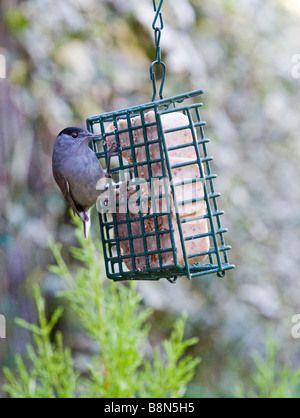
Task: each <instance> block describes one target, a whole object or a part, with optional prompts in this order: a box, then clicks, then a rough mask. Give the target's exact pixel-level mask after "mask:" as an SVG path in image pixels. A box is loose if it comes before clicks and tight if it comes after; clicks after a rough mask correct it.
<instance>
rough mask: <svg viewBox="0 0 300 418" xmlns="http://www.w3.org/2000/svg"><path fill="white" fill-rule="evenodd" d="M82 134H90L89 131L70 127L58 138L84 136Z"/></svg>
mask: <svg viewBox="0 0 300 418" xmlns="http://www.w3.org/2000/svg"><path fill="white" fill-rule="evenodd" d="M82 133H85V134H86V133H88V131H87V130H86V129H83V128H75V127H70V128H66V129H64V130H63V131H61V133H60V134H59V135H58V136H61V135H68V136H72V135H74V134H78V135H80V134H82Z"/></svg>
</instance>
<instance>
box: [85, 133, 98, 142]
mask: <svg viewBox="0 0 300 418" xmlns="http://www.w3.org/2000/svg"><path fill="white" fill-rule="evenodd" d="M101 138H102V135H101V134H90V135H89V136H87V137H85V138H84V140H85V141H87V143H90V142H91V141H92V140H93V139H101Z"/></svg>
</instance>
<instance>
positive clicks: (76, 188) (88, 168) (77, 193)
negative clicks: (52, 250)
mask: <svg viewBox="0 0 300 418" xmlns="http://www.w3.org/2000/svg"><path fill="white" fill-rule="evenodd" d="M93 138H101V135H97V134H96V135H95V134H91V133H90V132H88V131H87V130H85V129H81V128H66V129H64V130H63V131H62V132H61V133H60V134H59V135H58V137H57V139H56V142H55V145H54V150H53V158H52V167H53V176H54V179H55V181H56V183H57V184H58V186H59V188H60V189H61V191H62V194H63V196H64V197H65V199H66V200H67V202H68V203H69V205H70V206H71V208H72V210H73V212H74V215H75V214H77V215H78V216H79V217H80V218H81V219H82V221H83V224H84V234H85V237H86V238H87V237H88V235H89V231H90V227H91V221H90V211H91V207H92V206H93V205H94V204H95V203H96V201H97V199H98V197H99V196H100V195H101V193H103V192H104V191H105V186H106V180H105V178H106V177H109V171H110V160H111V157H113V156H114V155H117V153H116V145H114V146H112V147H111V148H110V149H109V150H108V162H107V170H103V168H102V166H101V164H100V162H99V160H98V158H97V157H96V154H95V153H94V152H93V151H92V150H91V149H90V147H89V143H90V142H91V140H92V139H93ZM100 180H103V182H102V181H100Z"/></svg>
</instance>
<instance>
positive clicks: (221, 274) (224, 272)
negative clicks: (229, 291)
mask: <svg viewBox="0 0 300 418" xmlns="http://www.w3.org/2000/svg"><path fill="white" fill-rule="evenodd" d="M217 276H218V277H219V278H220V279H224V277H225V276H226V271H225V270H223V271H221V272H220V271H219V273H218V274H217Z"/></svg>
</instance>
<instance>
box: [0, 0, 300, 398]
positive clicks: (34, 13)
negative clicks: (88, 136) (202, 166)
mask: <svg viewBox="0 0 300 418" xmlns="http://www.w3.org/2000/svg"><path fill="white" fill-rule="evenodd" d="M153 16H154V12H153V4H152V0H102V1H97V0H60V1H58V0H24V1H21V0H0V54H1V55H2V56H4V57H5V59H6V65H7V77H6V79H0V227H1V228H0V275H1V276H0V314H2V315H5V317H6V320H7V339H6V340H0V365H1V369H2V366H4V365H6V366H9V367H13V360H14V355H15V353H20V354H21V355H24V353H25V346H26V344H27V343H29V342H30V338H31V337H30V333H28V332H27V331H26V330H22V329H20V328H18V327H17V326H16V325H15V322H14V320H15V318H16V317H21V318H23V319H25V320H27V321H29V322H35V321H36V312H35V306H34V301H33V285H34V284H36V283H40V284H41V287H42V290H43V294H44V295H45V297H46V300H47V309H48V311H49V313H50V312H52V311H53V310H54V309H55V307H57V305H59V304H61V301H58V300H57V299H56V297H55V295H56V293H57V291H59V290H62V289H64V286H65V285H64V283H63V282H62V280H61V279H60V278H59V277H57V276H55V275H53V274H52V273H49V271H48V269H47V266H48V265H49V264H50V263H52V262H53V256H52V254H51V251H50V250H49V247H48V242H49V239H50V238H55V239H56V240H58V241H60V242H62V243H63V245H64V247H65V248H68V247H70V246H73V245H76V239H75V237H74V227H73V225H71V223H70V216H69V211H68V208H67V206H66V204H65V202H64V200H63V198H62V196H61V194H60V192H59V190H58V188H57V187H56V185H55V184H54V180H53V178H52V169H51V154H52V149H53V145H54V140H55V138H56V136H57V134H58V132H60V131H61V130H62V129H63V128H64V127H66V126H72V125H75V126H76V125H77V126H84V124H85V120H86V118H87V117H89V116H93V115H97V114H100V113H103V112H106V111H111V110H117V109H120V108H125V107H129V106H132V105H135V104H141V103H143V102H148V101H150V100H151V97H152V85H151V82H150V80H149V65H150V63H151V62H152V61H153V60H154V56H155V48H154V37H153V31H152V27H151V26H152V21H153ZM163 16H164V22H165V28H164V31H163V35H162V50H163V51H162V52H163V59H164V61H165V62H166V64H167V68H168V73H167V80H166V88H165V96H166V97H167V96H170V95H176V94H179V93H183V92H186V91H190V90H195V89H200V88H203V89H204V90H205V92H206V94H205V96H203V98H202V101H203V103H204V108H203V112H202V114H203V117H204V119H205V120H206V121H207V123H208V126H207V128H206V134H207V136H208V137H209V138H211V140H212V141H211V143H210V146H209V154H212V155H213V156H214V158H215V161H214V165H213V167H214V171H215V172H216V173H217V174H218V179H217V181H216V188H217V191H220V192H221V193H222V197H221V198H220V207H221V208H222V209H224V210H225V212H226V216H225V218H224V220H223V223H224V224H225V226H227V227H228V228H229V233H228V234H227V237H226V238H227V242H228V244H230V245H232V251H231V252H230V254H229V255H230V261H231V262H232V263H234V264H235V265H236V269H235V270H233V271H231V272H229V273H228V274H227V276H226V278H225V279H224V280H223V279H222V280H221V279H218V278H217V277H215V276H210V277H205V278H201V279H197V280H194V281H191V282H188V281H186V280H184V279H181V280H179V282H178V283H177V284H176V285H171V284H169V283H168V282H166V281H160V282H158V283H148V282H142V283H140V284H139V292H140V293H141V294H142V296H143V303H144V305H145V306H149V307H151V308H153V309H154V310H155V311H154V316H153V317H152V334H151V335H152V340H153V341H155V342H157V343H159V342H160V341H161V340H162V339H163V338H164V337H165V336H167V335H169V333H170V330H171V329H172V325H173V323H174V322H175V320H176V319H177V318H178V317H179V316H180V315H181V313H182V312H187V313H188V324H187V329H186V335H187V337H188V338H192V337H195V336H197V337H198V338H199V343H198V344H197V345H196V346H195V347H193V348H192V349H191V354H193V355H195V356H200V357H201V358H202V362H201V364H200V366H199V367H198V368H197V373H196V376H195V378H194V380H193V382H192V384H191V385H190V386H189V388H188V392H187V396H190V397H193V396H195V397H204V396H211V397H231V396H235V394H236V391H237V387H238V386H239V385H240V383H241V382H242V383H244V384H246V385H247V384H248V383H249V384H251V376H252V375H253V370H254V368H255V366H254V363H253V361H252V359H251V353H252V352H253V351H256V352H258V353H261V355H262V356H263V355H264V350H265V347H264V340H265V334H266V329H268V330H269V331H268V333H269V334H270V330H271V334H272V335H273V337H272V338H273V339H274V341H276V344H277V345H278V358H277V360H276V361H277V362H278V367H279V366H280V365H281V366H282V367H284V366H288V365H290V367H291V368H292V369H299V368H300V361H299V356H300V340H296V339H293V338H292V335H291V330H292V327H293V324H292V317H293V316H294V315H296V314H300V278H299V276H298V274H299V271H298V267H299V262H300V187H299V178H300V163H299V157H300V141H299V132H300V116H299V115H300V100H299V99H300V78H297V75H299V76H300V71H299V72H298V71H297V69H296V67H295V65H296V62H295V61H294V63H293V62H292V59H293V57H295V55H296V54H300V42H299V39H300V37H299V30H300V29H299V20H300V3H299V0H289V1H286V0H210V1H202V0H165V2H164V6H163ZM98 229H99V228H98V225H97V222H94V227H93V236H94V238H95V239H97V238H98V237H99V231H98ZM65 253H66V254H65V255H66V262H67V263H68V262H69V263H71V259H70V260H69V259H68V255H67V252H65ZM73 268H75V267H74V266H72V265H70V269H73ZM59 325H60V328H61V329H62V331H63V334H64V340H65V342H66V344H67V345H68V346H69V347H70V348H71V349H72V352H73V353H74V358H75V364H76V365H77V366H78V367H79V369H80V365H82V363H83V362H84V359H85V358H86V357H88V356H89V354H90V352H92V350H93V347H90V342H89V340H88V339H86V338H85V337H84V335H82V333H81V332H80V330H79V329H78V328H77V326H76V319H74V318H70V315H65V317H64V318H63V320H61V321H60V324H59ZM3 383H4V379H3V376H2V375H1V371H0V397H1V396H5V394H4V393H3V392H1V387H2V385H3ZM299 396H300V395H299Z"/></svg>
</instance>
